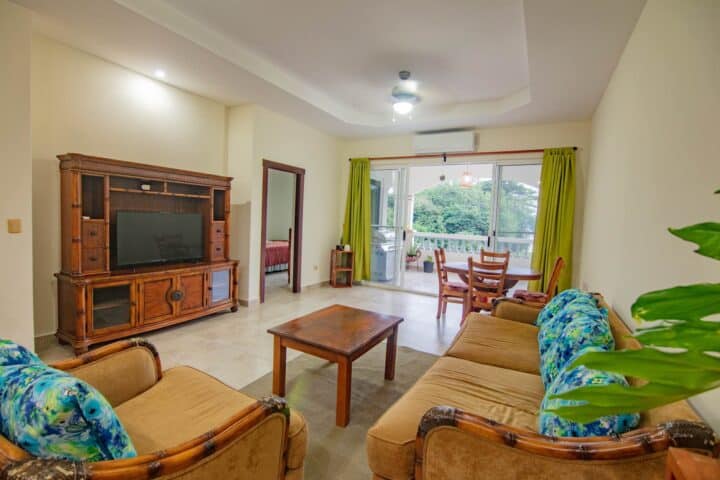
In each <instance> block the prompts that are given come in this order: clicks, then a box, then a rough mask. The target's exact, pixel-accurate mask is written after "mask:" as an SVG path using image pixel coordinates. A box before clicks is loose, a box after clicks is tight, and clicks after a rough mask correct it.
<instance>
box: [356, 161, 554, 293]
mask: <svg viewBox="0 0 720 480" xmlns="http://www.w3.org/2000/svg"><path fill="white" fill-rule="evenodd" d="M439 157H440V156H439V155H438V158H439ZM470 158H472V157H470ZM453 160H455V159H452V158H450V159H448V161H447V163H446V165H448V166H457V165H464V164H470V165H492V194H491V195H492V197H491V206H490V208H491V212H490V225H489V228H488V241H487V243H486V246H487V248H488V250H495V248H496V246H497V235H496V233H497V222H498V219H499V211H500V205H499V200H500V198H499V197H500V195H499V192H500V182H501V181H502V178H501V175H502V169H503V167H513V166H524V165H542V154H533V155H531V156H528V155H521V156H518V157H514V158H509V159H504V158H502V157H501V156H492V157H480V156H478V158H477V159H474V160H467V159H462V160H455V161H453ZM436 165H437V159H432V160H411V161H400V162H394V161H393V162H390V161H388V162H385V161H383V162H382V164H380V165H374V164H371V167H370V168H371V171H373V170H383V171H387V170H395V171H398V172H399V177H398V190H399V191H398V195H397V196H396V204H395V221H396V230H398V229H399V231H400V232H401V233H402V240H401V241H400V242H399V243H398V244H399V245H400V248H401V249H400V250H399V251H400V255H396V259H395V260H396V261H395V273H396V279H397V281H393V282H392V284H387V283H379V282H373V281H371V280H367V281H364V282H363V283H365V284H368V285H372V286H377V287H381V288H388V289H394V290H402V291H406V292H411V293H419V294H424V295H431V296H435V295H436V292H432V293H431V292H427V291H424V290H416V289H412V288H409V287H407V286H405V268H404V267H405V254H406V252H407V249H408V247H409V245H407V242H408V240H409V238H411V236H410V235H408V234H407V233H408V231H407V230H408V227H409V226H410V223H411V219H409V218H407V214H408V210H409V209H408V208H407V207H408V202H409V187H410V169H411V168H412V167H418V168H422V167H425V166H436ZM401 195H402V196H401ZM398 207H399V208H398Z"/></svg>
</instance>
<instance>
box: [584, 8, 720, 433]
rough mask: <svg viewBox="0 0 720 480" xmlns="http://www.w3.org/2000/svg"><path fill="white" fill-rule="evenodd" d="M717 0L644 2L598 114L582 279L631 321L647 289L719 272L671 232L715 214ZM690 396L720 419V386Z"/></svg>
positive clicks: (719, 204) (717, 422) (719, 165)
mask: <svg viewBox="0 0 720 480" xmlns="http://www.w3.org/2000/svg"><path fill="white" fill-rule="evenodd" d="M718 25H720V3H718V2H717V1H716V0H704V1H699V0H684V1H682V2H678V1H676V0H650V1H648V3H647V5H646V7H645V9H644V11H643V13H642V15H641V17H640V19H639V21H638V24H637V26H636V28H635V31H634V32H633V34H632V37H631V38H630V41H629V43H628V44H627V47H626V49H625V52H624V53H623V55H622V58H621V60H620V62H619V64H618V66H617V68H616V70H615V73H614V74H613V76H612V80H611V81H610V84H609V86H608V88H607V90H606V92H605V95H604V97H603V99H602V101H601V103H600V105H599V106H598V108H597V110H596V112H595V115H594V117H593V128H592V145H593V149H592V155H591V159H590V169H589V172H588V194H587V207H586V216H585V219H586V221H585V227H584V236H583V254H582V260H581V262H582V263H583V269H582V276H581V285H582V286H583V287H586V288H589V289H591V290H597V291H600V292H603V293H604V294H605V295H606V296H607V298H608V300H609V302H610V303H611V305H612V306H613V307H614V308H615V310H616V311H617V312H618V313H619V314H620V315H621V316H622V317H624V318H625V320H626V321H629V320H630V306H631V305H632V303H633V301H634V299H635V298H637V296H638V295H640V294H641V293H643V292H647V291H650V290H656V289H662V288H667V287H670V286H674V285H679V284H690V283H696V282H708V281H710V282H717V281H718V266H719V265H718V263H717V262H716V261H713V260H711V259H709V258H706V257H702V256H700V255H697V254H695V253H693V250H694V248H695V246H694V245H693V244H689V243H687V242H683V241H682V240H679V239H677V238H675V237H673V236H672V235H670V234H669V233H668V232H667V228H668V227H681V226H686V225H690V224H693V223H696V222H703V221H718V218H719V215H718V212H719V211H720V197H719V196H717V195H715V196H713V193H712V192H713V191H715V190H716V189H717V188H719V187H720V159H719V158H718V152H720V135H718V124H719V123H720V115H719V114H718V112H720V92H719V91H718V86H720V61H719V60H718V59H719V58H720V57H719V56H718V55H720V53H719V52H720V28H718ZM694 403H695V405H696V406H697V407H698V408H699V409H700V411H701V414H703V415H704V416H705V417H706V419H707V420H708V421H709V422H710V423H711V424H712V425H713V426H714V427H715V428H716V429H719V428H720V409H718V405H719V404H720V391H717V390H716V391H715V392H711V393H709V394H706V395H704V396H702V397H701V398H698V399H697V400H696V401H695V402H694Z"/></svg>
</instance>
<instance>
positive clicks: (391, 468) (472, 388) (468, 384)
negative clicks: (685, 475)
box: [367, 299, 718, 480]
mask: <svg viewBox="0 0 720 480" xmlns="http://www.w3.org/2000/svg"><path fill="white" fill-rule="evenodd" d="M538 312H539V309H538V308H537V307H531V306H529V305H525V304H523V303H522V302H521V301H516V300H511V299H503V300H501V301H499V302H497V304H496V306H495V309H494V311H493V312H492V315H481V314H470V315H469V316H468V318H467V321H466V322H465V324H464V326H463V327H462V329H461V331H460V332H459V333H458V335H457V337H456V338H455V340H454V341H453V343H452V345H451V346H450V348H449V349H448V351H447V352H446V353H445V355H444V356H442V357H441V358H440V359H438V361H437V362H436V363H435V365H433V367H431V368H430V370H429V371H428V372H427V373H426V374H425V375H424V376H423V377H422V378H420V380H418V382H417V383H416V384H415V385H414V386H413V387H412V388H411V389H410V390H409V391H408V392H407V393H406V394H405V395H404V396H403V397H402V398H401V399H400V400H398V401H397V402H396V403H395V404H394V405H393V406H392V407H391V408H390V409H389V410H388V411H387V412H385V414H384V415H383V416H382V417H381V418H380V419H379V420H378V421H377V423H376V424H375V425H374V426H373V427H372V428H371V429H370V430H369V431H368V434H367V455H368V462H369V465H370V469H371V470H372V472H373V478H374V479H376V480H379V479H383V480H406V479H412V478H415V479H416V480H421V479H422V480H465V479H477V478H493V479H496V478H497V479H500V478H538V479H551V478H552V479H557V478H572V479H584V478H587V479H590V478H592V479H606V478H607V479H610V478H643V479H661V478H663V472H664V463H665V457H666V452H667V449H668V448H669V447H671V446H686V447H693V448H699V449H704V450H706V451H709V452H714V453H715V454H716V455H717V448H718V447H717V445H718V444H717V443H716V439H715V436H714V434H713V432H712V430H710V429H709V428H708V427H707V426H705V425H704V424H702V423H699V418H698V416H697V415H696V414H695V412H694V411H693V410H692V408H691V407H690V405H689V404H688V403H687V402H678V403H675V404H672V405H669V406H665V407H660V408H656V409H653V410H650V411H648V412H644V413H643V414H642V418H641V425H640V428H638V429H637V430H634V431H632V432H629V433H627V434H625V435H622V436H621V437H614V438H609V437H602V438H550V437H545V436H542V435H539V434H537V433H536V429H537V423H538V422H537V420H538V410H539V406H540V403H541V401H542V398H543V394H544V387H543V383H542V381H541V379H540V375H539V362H540V357H539V353H538V343H537V333H538V331H537V327H535V326H534V324H533V323H534V321H535V318H536V317H537V314H538ZM609 320H610V325H611V328H612V331H613V335H614V337H615V341H616V344H617V348H618V349H624V348H637V347H638V343H637V341H636V340H635V339H633V338H630V337H628V336H627V335H628V334H629V333H630V332H629V331H628V329H627V327H626V326H625V324H624V323H623V322H622V321H621V320H620V319H619V318H618V317H617V315H616V314H615V313H614V312H612V310H611V311H610V318H609ZM677 420H682V421H677Z"/></svg>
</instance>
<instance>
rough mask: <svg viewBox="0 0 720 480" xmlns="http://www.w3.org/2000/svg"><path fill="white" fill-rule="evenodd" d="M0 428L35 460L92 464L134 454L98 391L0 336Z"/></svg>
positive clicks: (119, 424) (111, 411) (118, 422)
mask: <svg viewBox="0 0 720 480" xmlns="http://www.w3.org/2000/svg"><path fill="white" fill-rule="evenodd" d="M21 362H24V363H21ZM0 430H2V434H3V435H4V436H5V437H6V438H8V439H9V440H10V441H12V442H13V443H15V444H16V445H17V446H19V447H21V448H23V449H24V450H26V451H27V452H28V453H30V454H32V455H35V456H37V457H41V458H63V459H68V460H76V461H89V462H95V461H100V460H112V459H116V458H129V457H134V456H136V455H137V453H136V452H135V448H134V447H133V445H132V442H131V440H130V437H129V436H128V434H127V432H126V431H125V429H124V428H123V426H122V424H121V423H120V420H119V419H118V418H117V416H116V415H115V412H114V411H113V409H112V407H111V406H110V404H109V403H108V402H107V400H105V397H103V396H102V394H100V392H98V391H97V390H95V389H94V388H93V387H91V386H90V385H88V384H87V383H85V382H83V381H82V380H79V379H77V378H75V377H73V376H72V375H70V374H68V373H65V372H62V371H60V370H56V369H54V368H50V367H48V366H47V365H45V364H44V363H42V362H41V361H40V359H39V358H38V357H37V356H36V355H35V354H33V353H31V352H29V351H28V350H27V349H25V348H23V347H22V346H20V345H17V344H15V343H13V342H10V341H7V340H0Z"/></svg>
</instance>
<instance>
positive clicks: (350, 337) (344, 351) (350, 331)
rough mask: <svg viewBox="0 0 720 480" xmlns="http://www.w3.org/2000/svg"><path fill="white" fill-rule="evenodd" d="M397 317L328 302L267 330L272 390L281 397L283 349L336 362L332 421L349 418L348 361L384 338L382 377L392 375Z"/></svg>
mask: <svg viewBox="0 0 720 480" xmlns="http://www.w3.org/2000/svg"><path fill="white" fill-rule="evenodd" d="M402 321H403V319H402V318H401V317H396V316H393V315H383V314H381V313H375V312H370V311H368V310H360V309H357V308H352V307H346V306H344V305H332V306H330V307H327V308H323V309H322V310H318V311H317V312H313V313H310V314H308V315H305V316H303V317H299V318H296V319H295V320H291V321H289V322H287V323H283V324H282V325H278V326H277V327H273V328H271V329H269V330H268V333H272V334H273V335H274V340H275V354H274V357H273V393H274V394H275V395H279V396H281V397H284V396H285V368H286V362H285V354H286V349H287V348H292V349H294V350H300V351H301V352H305V353H309V354H310V355H314V356H316V357H320V358H324V359H325V360H328V361H330V362H334V363H337V365H338V380H337V402H336V410H335V424H336V425H338V426H339V427H344V426H346V425H347V424H348V422H349V421H350V388H351V386H352V362H353V361H354V360H355V359H357V358H359V357H361V356H362V355H363V354H364V353H365V352H367V351H368V350H370V349H371V348H373V347H374V346H375V345H377V344H378V343H380V342H382V341H383V340H385V339H386V338H387V339H388V341H387V350H386V352H385V378H386V379H387V380H392V379H393V378H395V357H396V354H397V332H398V325H399V324H400V322H402Z"/></svg>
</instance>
